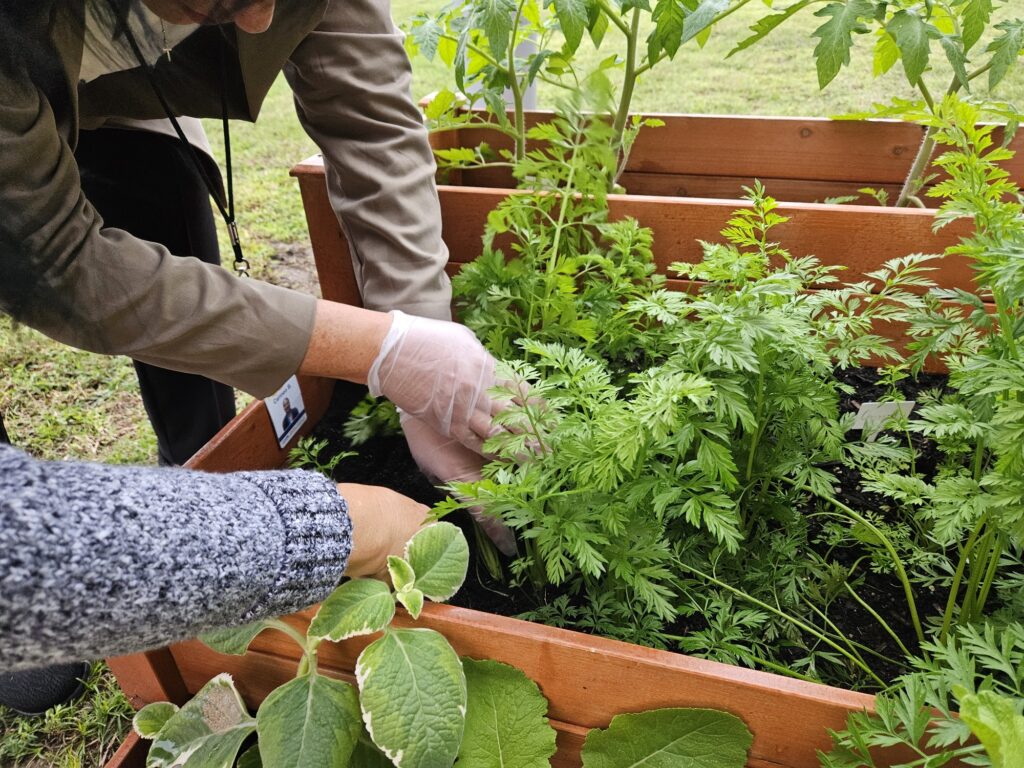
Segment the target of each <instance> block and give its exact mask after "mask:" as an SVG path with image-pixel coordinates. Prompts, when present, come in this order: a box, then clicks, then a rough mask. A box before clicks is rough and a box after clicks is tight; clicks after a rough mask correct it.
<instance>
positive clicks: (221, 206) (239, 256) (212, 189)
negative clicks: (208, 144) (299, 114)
mask: <svg viewBox="0 0 1024 768" xmlns="http://www.w3.org/2000/svg"><path fill="white" fill-rule="evenodd" d="M110 5H111V7H112V8H114V10H115V12H116V10H117V6H116V0H110ZM122 31H123V32H124V35H125V38H126V39H127V40H128V45H129V46H131V49H132V53H133V54H135V58H136V59H138V62H139V66H140V67H141V68H142V71H143V73H144V74H145V76H146V79H147V80H148V81H149V84H150V86H151V87H152V88H153V93H154V94H155V95H156V98H157V101H159V102H160V106H161V107H163V110H164V112H165V113H166V115H167V118H168V119H169V120H170V121H171V125H172V126H173V127H174V132H175V133H176V134H178V139H180V140H181V143H182V144H183V145H184V146H185V149H186V150H187V152H188V154H189V157H191V158H192V164H193V165H194V166H195V167H196V170H197V171H199V175H200V177H201V178H202V179H203V183H204V184H205V185H206V189H207V191H208V192H209V193H210V197H211V198H213V202H214V204H215V205H216V206H217V210H218V211H220V215H221V217H222V218H223V219H224V224H225V225H226V226H227V230H228V239H229V240H230V241H231V250H232V251H233V252H234V256H235V272H236V273H237V274H238V275H239V276H240V277H248V276H249V262H248V261H247V260H246V258H245V254H244V253H243V252H242V242H241V240H240V239H239V237H238V224H237V222H236V220H235V185H234V179H233V176H234V174H233V173H232V167H231V130H230V128H229V126H228V99H227V95H226V94H225V93H224V86H225V84H226V82H227V63H226V62H225V60H224V51H223V49H222V50H221V97H220V103H221V123H222V125H223V129H224V157H225V164H226V166H227V169H226V170H227V182H228V183H227V187H228V199H227V202H226V203H225V201H224V199H223V196H222V194H221V190H220V189H218V187H217V185H216V184H215V183H214V181H213V179H212V178H210V174H209V172H208V171H207V168H206V165H205V164H204V163H203V161H202V159H201V158H200V157H199V153H198V152H197V151H196V148H195V147H193V146H192V143H191V142H190V141H189V140H188V138H187V137H186V136H185V132H184V131H183V130H182V129H181V124H180V123H179V122H178V118H176V117H175V116H174V112H173V111H172V110H171V105H170V104H169V103H168V101H167V99H166V98H165V97H164V94H163V91H161V90H160V86H159V85H158V84H157V81H156V76H155V75H154V67H152V66H150V65H149V64H148V63H147V62H146V58H145V56H143V55H142V49H141V48H140V47H139V43H138V41H137V40H136V39H135V35H134V33H133V32H132V30H131V25H130V23H129V22H128V21H127V20H126V21H125V23H124V25H123V28H122Z"/></svg>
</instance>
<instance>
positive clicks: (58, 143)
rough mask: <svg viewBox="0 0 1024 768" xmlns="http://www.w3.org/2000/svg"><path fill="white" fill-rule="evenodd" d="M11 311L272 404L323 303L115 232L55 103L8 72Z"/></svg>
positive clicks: (5, 255)
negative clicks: (91, 196) (86, 181)
mask: <svg viewBox="0 0 1024 768" xmlns="http://www.w3.org/2000/svg"><path fill="white" fill-rule="evenodd" d="M0 309H2V310H4V311H6V312H7V313H9V314H11V315H12V316H13V317H14V318H15V319H16V320H18V321H21V322H24V323H25V324H26V325H29V326H32V327H34V328H37V329H39V330H40V331H42V332H43V333H45V334H47V335H48V336H51V337H53V338H55V339H58V340H60V341H63V342H65V343H67V344H71V345H73V346H76V347H80V348H82V349H88V350H93V351H97V352H102V353H106V354H123V355H129V356H131V357H134V358H135V359H137V360H142V361H143V362H147V363H152V364H154V365H159V366H163V367H165V368H171V369H175V370H179V371H186V372H190V373H200V374H203V375H205V376H208V377H210V378H213V379H216V380H218V381H222V382H224V383H226V384H230V385H232V386H235V387H238V388H239V389H243V390H245V391H247V392H251V393H252V394H254V395H257V396H266V395H268V394H270V393H271V392H273V391H274V390H275V389H277V388H278V387H279V386H280V385H281V384H282V383H283V381H284V380H285V379H286V378H287V377H288V376H290V375H291V374H293V373H294V372H295V371H296V370H297V369H298V367H299V364H300V362H301V360H302V358H303V356H304V354H305V351H306V348H307V346H308V344H309V338H310V334H311V332H312V327H313V319H314V314H315V311H316V303H315V300H314V299H313V297H311V296H307V295H304V294H300V293H297V292H293V291H289V290H286V289H283V288H278V287H275V286H271V285H269V284H266V283H260V282H257V281H254V280H240V279H238V278H236V277H234V276H233V275H232V274H231V273H229V272H228V271H226V270H223V269H220V268H215V267H210V266H207V265H205V264H203V263H201V262H200V261H199V260H198V259H190V258H176V257H172V256H171V255H170V254H169V253H168V252H167V250H166V249H164V248H163V247H161V246H158V245H155V244H153V243H148V242H144V241H141V240H138V239H136V238H134V237H132V236H131V235H129V234H127V233H126V232H124V231H121V230H118V229H112V228H105V227H104V226H103V222H102V220H101V219H100V217H99V215H98V214H97V212H96V210H95V209H94V208H93V207H92V206H91V205H90V204H89V202H88V201H87V200H86V199H85V196H84V195H83V193H82V190H81V181H80V178H79V172H78V166H77V164H76V162H75V158H74V155H73V154H72V152H71V149H70V147H69V146H68V143H67V142H66V141H65V140H64V139H63V138H62V137H61V136H60V134H59V132H58V129H57V127H56V121H55V118H54V113H53V111H52V109H51V107H50V104H49V103H48V102H47V100H46V99H45V97H44V96H43V95H42V94H41V93H40V92H39V91H38V90H37V88H36V87H35V86H34V85H32V84H31V83H29V82H28V81H27V80H26V79H24V78H18V77H16V76H13V77H12V76H10V75H8V74H6V73H4V71H3V70H2V69H0Z"/></svg>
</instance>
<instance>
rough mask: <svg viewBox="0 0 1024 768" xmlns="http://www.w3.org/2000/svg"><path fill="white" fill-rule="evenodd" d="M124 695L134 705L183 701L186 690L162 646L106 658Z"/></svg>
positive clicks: (138, 706) (140, 706)
mask: <svg viewBox="0 0 1024 768" xmlns="http://www.w3.org/2000/svg"><path fill="white" fill-rule="evenodd" d="M106 662H107V666H108V667H110V671H111V672H113V673H114V677H116V678H117V682H118V684H119V685H120V686H121V690H122V691H123V692H124V695H125V696H126V697H127V698H128V701H130V702H131V704H132V706H133V707H135V708H136V709H141V708H142V707H144V706H145V705H146V704H149V703H151V702H154V701H170V702H173V703H175V704H178V705H181V704H184V703H185V702H186V701H188V699H189V693H188V690H187V689H186V686H185V682H184V680H182V677H181V673H180V672H179V670H178V666H177V664H176V663H175V660H174V657H173V656H172V655H171V653H170V651H168V650H167V649H166V648H158V649H156V650H152V651H145V652H144V653H134V654H131V655H129V656H119V657H117V658H110V659H107V660H106Z"/></svg>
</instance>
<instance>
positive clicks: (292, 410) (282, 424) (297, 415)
mask: <svg viewBox="0 0 1024 768" xmlns="http://www.w3.org/2000/svg"><path fill="white" fill-rule="evenodd" d="M263 402H264V403H266V404H267V413H269V414H270V423H271V425H273V427H274V434H275V435H276V436H277V444H278V446H280V447H281V448H284V447H285V446H286V445H287V444H288V441H289V440H291V439H292V438H293V437H295V433H296V432H298V431H299V427H301V426H302V425H303V424H305V423H306V404H305V403H303V402H302V390H300V389H299V380H298V379H297V378H296V377H295V376H292V377H291V378H290V379H288V381H286V382H285V383H284V386H283V387H281V388H280V389H279V390H277V392H275V393H274V394H272V395H271V396H270V397H268V398H266V399H264V401H263Z"/></svg>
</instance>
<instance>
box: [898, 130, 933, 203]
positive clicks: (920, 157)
mask: <svg viewBox="0 0 1024 768" xmlns="http://www.w3.org/2000/svg"><path fill="white" fill-rule="evenodd" d="M935 132H936V128H935V126H929V127H928V128H927V129H926V130H925V132H924V137H923V138H922V139H921V145H920V146H919V147H918V148H917V156H916V157H914V162H913V164H912V165H911V166H910V171H909V172H908V173H907V178H906V179H905V180H904V182H903V188H902V189H900V195H899V197H898V198H896V207H897V208H906V207H907V205H909V204H910V200H911V198H912V197H913V196H915V195H916V194H917V190H916V189H915V187H916V186H917V183H918V180H919V179H920V178H921V174H923V173H924V169H925V168H926V167H927V165H928V163H929V162H931V159H932V154H933V153H934V152H935Z"/></svg>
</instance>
